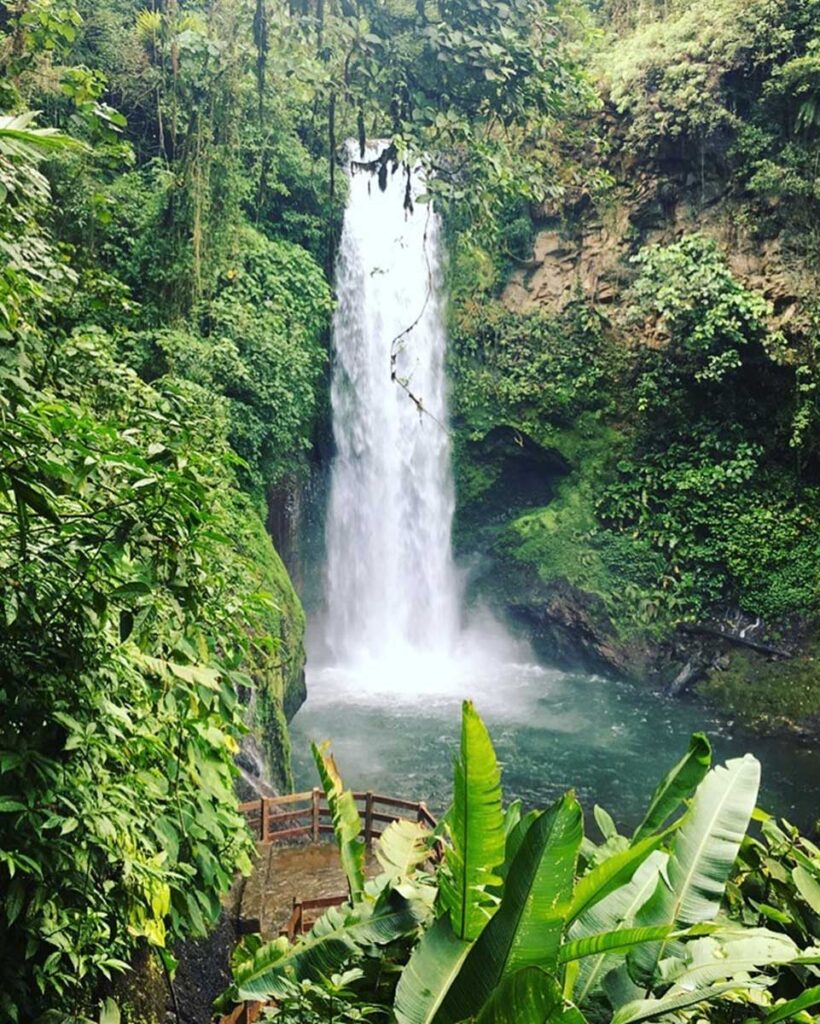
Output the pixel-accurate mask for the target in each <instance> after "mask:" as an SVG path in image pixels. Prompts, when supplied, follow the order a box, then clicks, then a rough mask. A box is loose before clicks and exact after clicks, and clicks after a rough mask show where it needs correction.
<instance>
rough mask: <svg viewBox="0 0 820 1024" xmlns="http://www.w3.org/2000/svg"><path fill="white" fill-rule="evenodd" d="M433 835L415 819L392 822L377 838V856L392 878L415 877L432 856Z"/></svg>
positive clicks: (383, 868)
mask: <svg viewBox="0 0 820 1024" xmlns="http://www.w3.org/2000/svg"><path fill="white" fill-rule="evenodd" d="M429 838H430V832H429V831H428V830H427V829H426V828H423V827H422V826H421V825H419V824H417V823H416V822H415V821H407V820H406V819H404V818H402V819H401V820H399V821H391V822H390V824H389V825H388V826H387V828H386V829H385V830H384V832H382V834H381V836H380V837H379V839H378V840H377V841H376V859H377V860H378V862H379V864H380V865H381V868H382V870H383V871H384V872H385V874H387V875H389V876H390V877H391V878H392V879H399V880H401V879H404V878H411V877H412V876H413V875H414V874H415V872H416V870H417V869H418V868H419V866H420V865H421V864H423V863H424V862H425V861H426V860H427V858H428V857H429V856H430V845H429Z"/></svg>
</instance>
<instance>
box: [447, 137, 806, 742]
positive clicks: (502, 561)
mask: <svg viewBox="0 0 820 1024" xmlns="http://www.w3.org/2000/svg"><path fill="white" fill-rule="evenodd" d="M612 130H613V131H614V132H615V133H616V134H617V127H612ZM615 152H616V156H615V157H614V158H612V159H611V161H610V165H609V168H608V169H609V171H610V173H611V174H612V176H613V178H614V181H615V184H614V186H613V187H612V189H611V190H610V191H609V193H608V196H607V198H606V201H605V202H604V203H600V204H598V205H594V204H593V203H592V202H591V201H589V199H588V198H586V197H581V198H579V199H578V200H577V201H575V202H571V203H569V204H568V205H565V206H563V207H561V208H557V207H544V208H542V209H540V210H537V211H535V212H534V218H533V219H534V225H535V235H534V241H533V247H532V254H531V257H530V258H529V259H528V260H527V261H526V263H523V264H520V265H518V266H517V267H516V268H515V269H514V270H513V271H512V272H511V274H510V276H509V278H508V280H507V282H506V285H505V287H504V289H503V292H502V296H501V297H502V301H503V303H504V305H505V306H506V307H507V308H508V309H509V310H510V311H512V312H514V313H524V314H525V313H528V312H532V311H542V312H546V313H548V314H556V313H558V312H560V311H561V310H562V309H563V308H564V307H566V306H567V305H568V304H569V303H571V302H573V301H576V300H577V299H578V298H580V297H583V298H585V299H586V300H588V301H590V302H591V303H593V304H594V305H595V306H596V308H597V309H598V310H599V311H601V312H603V314H604V315H605V317H606V318H607V319H608V320H609V322H610V324H611V325H612V326H613V330H614V331H615V333H616V334H617V335H618V339H619V343H620V344H623V345H626V346H629V345H633V344H635V341H636V340H640V341H641V342H642V343H647V342H648V343H649V344H663V338H661V337H657V338H653V337H650V338H647V337H646V336H642V337H641V338H640V339H635V337H634V336H633V335H631V334H630V332H629V330H625V329H624V328H623V327H622V326H619V318H620V312H621V303H622V299H623V296H624V293H625V291H626V289H627V288H628V286H629V285H630V283H631V281H632V280H633V279H634V276H635V270H634V268H633V265H632V262H631V258H632V257H633V256H635V255H636V254H637V253H638V252H639V251H640V250H641V249H642V248H643V247H645V246H649V245H657V244H669V243H672V242H675V241H678V240H679V239H680V238H681V237H682V236H684V235H687V234H691V233H694V232H699V233H701V234H704V235H706V236H708V237H711V238H713V239H714V240H715V241H716V242H717V243H718V245H719V247H720V249H721V250H722V251H723V252H724V254H725V255H726V257H727V259H728V262H729V265H730V267H731V270H732V272H733V273H734V275H735V276H736V277H737V278H739V279H740V280H741V281H742V282H743V283H744V284H745V285H746V286H747V287H749V288H753V289H755V290H756V291H759V292H760V293H762V294H763V295H764V296H765V297H766V298H767V299H769V300H770V302H771V303H772V307H773V310H774V323H773V327H785V326H787V325H788V328H789V329H790V331H793V332H795V331H796V332H800V331H801V330H802V329H803V327H804V325H803V324H802V323H801V317H802V316H804V313H803V311H804V310H805V308H806V303H805V299H806V297H807V294H808V284H807V280H806V275H805V271H804V270H803V269H802V268H801V266H800V265H799V263H796V262H792V261H791V259H790V256H789V253H788V251H787V250H786V248H785V246H784V244H783V242H782V240H781V239H780V238H778V237H770V238H764V239H762V240H761V239H760V238H759V237H753V236H752V234H751V232H750V231H749V230H747V229H746V227H745V226H744V222H743V219H742V218H741V217H740V216H738V206H737V204H736V203H735V202H734V200H733V197H732V195H731V189H730V184H729V182H728V180H727V179H725V178H724V177H723V169H722V168H720V167H717V166H714V167H708V166H707V167H704V168H703V169H702V170H701V168H699V167H698V168H695V167H694V166H693V163H694V161H693V160H691V159H688V158H686V157H685V156H684V157H682V158H680V159H678V158H666V159H663V160H649V159H638V158H636V157H634V156H632V155H629V154H626V153H624V152H621V153H620V154H618V153H617V147H616V148H615ZM576 434H577V431H576ZM457 456H458V458H459V460H460V461H461V462H462V463H468V464H469V472H466V471H464V470H463V469H462V470H460V471H459V472H460V479H461V480H463V479H467V480H468V482H469V481H470V480H472V479H473V478H474V476H475V474H476V473H479V474H480V475H481V476H482V480H483V483H484V485H485V488H486V485H487V483H488V481H490V482H491V486H490V487H489V488H487V489H485V491H484V495H483V498H482V501H480V502H479V501H475V502H472V503H471V501H470V496H469V487H467V488H466V492H467V494H466V500H465V499H464V494H461V497H462V505H461V506H460V508H459V510H458V519H457V527H458V528H457V534H456V540H457V546H458V549H459V551H460V553H461V554H462V555H463V556H465V557H466V558H467V560H468V562H469V564H471V566H472V574H471V577H470V578H471V587H472V592H473V594H475V595H478V596H480V597H481V598H482V599H485V600H489V601H490V603H491V604H493V605H494V606H495V608H496V609H497V610H498V611H501V612H503V613H504V614H506V615H507V617H508V618H509V620H510V621H511V622H512V623H513V624H515V625H516V626H517V627H518V628H520V629H521V630H522V632H523V633H525V634H526V635H527V636H529V637H530V638H531V639H532V640H533V642H534V644H535V646H536V648H537V649H538V650H539V652H540V653H541V654H542V655H543V656H544V657H545V658H546V659H548V660H550V661H552V663H554V664H558V665H560V666H563V667H569V668H578V667H580V668H583V669H585V670H587V671H592V672H598V673H601V674H604V675H613V676H618V677H622V678H630V679H633V680H636V681H642V682H649V683H650V684H651V685H654V686H655V687H657V688H659V689H663V690H665V691H666V692H669V693H674V694H677V695H682V694H683V693H700V694H701V695H703V696H705V697H706V698H708V699H710V700H717V701H718V702H720V703H723V704H725V705H726V706H728V707H730V708H731V709H732V711H733V712H739V713H740V714H741V715H743V713H744V711H746V712H748V713H747V714H746V718H747V721H749V722H751V723H752V724H755V725H757V726H759V727H761V728H764V729H769V730H780V729H784V728H785V729H789V730H791V731H793V732H796V733H797V734H798V735H801V736H805V735H816V734H817V723H816V720H815V719H816V716H815V719H812V717H811V715H809V716H807V717H806V718H802V719H801V718H795V717H790V716H789V715H787V714H778V712H777V710H776V709H775V708H774V707H773V706H770V705H771V700H770V699H769V697H768V696H767V694H768V692H769V691H772V692H774V691H775V690H776V688H772V687H771V678H770V677H771V675H772V672H775V673H778V674H779V676H780V678H781V680H783V681H784V685H789V681H793V683H794V687H795V688H799V686H800V685H801V682H800V681H801V679H803V678H804V677H805V675H806V673H807V672H809V671H810V670H812V664H813V662H814V659H815V656H816V653H817V652H816V651H814V647H813V646H812V645H813V643H814V642H813V640H812V636H813V635H814V631H813V629H812V628H811V627H807V625H806V624H805V623H800V624H796V625H794V626H793V627H788V628H785V627H783V626H782V624H781V626H780V629H779V635H778V636H777V637H776V638H772V636H771V635H770V634H769V632H768V631H767V628H766V625H765V624H763V623H760V622H759V621H758V622H756V623H754V622H751V621H748V622H747V621H744V622H741V623H739V624H738V623H737V622H735V621H734V618H737V613H736V611H735V610H734V609H726V610H725V617H724V618H716V620H715V621H713V622H711V623H710V624H706V628H705V629H704V630H703V631H702V632H700V633H696V632H692V631H687V630H686V629H677V630H674V631H673V632H671V633H669V632H667V633H666V634H662V633H660V634H659V633H658V631H657V630H655V631H652V632H650V631H649V630H645V631H629V632H628V633H627V634H625V632H624V631H623V630H622V629H619V628H618V624H617V608H615V609H613V607H612V606H611V605H607V604H605V602H604V601H603V600H602V599H601V597H600V596H599V594H597V593H596V592H595V587H594V585H591V586H590V587H589V588H586V587H585V586H578V585H574V586H573V585H571V584H570V583H569V582H568V580H567V579H566V578H565V577H564V576H563V575H562V574H561V567H560V565H556V566H555V568H554V570H553V569H548V571H545V570H544V565H543V562H541V563H540V564H539V563H537V560H536V559H533V560H532V561H531V562H529V563H528V562H527V560H526V559H523V560H522V558H521V550H522V545H521V543H520V537H517V538H516V542H515V544H513V545H511V544H510V535H511V533H512V532H513V531H515V530H516V529H518V528H519V526H520V523H521V521H522V519H521V517H522V515H523V516H524V517H526V513H527V510H528V509H538V508H540V509H541V510H542V513H543V507H544V506H546V507H547V508H549V507H550V502H551V501H552V500H553V497H554V495H555V494H556V493H557V492H558V489H559V487H560V482H561V480H562V479H564V478H565V477H566V476H568V475H569V474H575V477H574V478H573V479H575V478H577V475H578V474H579V473H582V472H583V464H584V460H585V459H587V458H589V457H592V456H590V455H589V454H588V452H587V451H586V450H585V448H584V445H583V443H581V444H580V445H579V444H578V443H577V437H574V438H573V439H572V443H571V444H568V445H567V446H566V447H565V446H563V445H562V443H561V438H560V431H559V432H558V437H557V438H556V444H555V447H550V448H540V449H539V445H538V444H537V443H536V442H535V441H533V439H532V438H528V437H525V436H522V435H521V434H520V432H517V431H515V430H513V429H512V428H510V427H497V428H495V429H494V430H493V431H491V432H490V433H489V434H488V435H487V436H486V437H485V438H484V439H483V441H478V442H476V441H475V440H473V441H471V442H468V443H466V444H464V443H463V444H462V445H461V448H460V449H458V450H457ZM471 474H472V475H471ZM463 490H465V488H461V487H460V491H463ZM591 497H592V503H594V498H595V496H594V495H592V496H591ZM586 507H591V504H590V503H589V502H588V503H587V506H586ZM575 512H577V516H578V518H577V523H576V524H575V526H576V530H577V532H578V533H582V532H583V531H584V529H586V528H587V526H588V521H585V520H584V514H583V509H582V508H578V509H577V510H574V509H573V508H572V507H569V508H566V507H562V509H561V511H560V512H559V513H556V515H557V516H561V515H563V516H570V517H571V516H572V515H573V514H574V513H575ZM590 575H592V574H590ZM733 616H734V618H733ZM736 627H737V628H736ZM710 630H711V633H710ZM721 633H727V634H729V637H728V638H724V637H722V636H721V635H719V634H721ZM741 633H742V634H743V635H742V637H741ZM744 638H745V639H748V640H751V641H752V643H751V644H750V645H745V644H744V643H743V642H742V640H743V639H744ZM814 646H816V644H815V645H814ZM785 656H788V657H787V658H786V657H785ZM741 674H742V676H743V680H744V681H741V680H740V678H739V677H740V675H741ZM745 680H749V682H748V684H747V683H746V682H745Z"/></svg>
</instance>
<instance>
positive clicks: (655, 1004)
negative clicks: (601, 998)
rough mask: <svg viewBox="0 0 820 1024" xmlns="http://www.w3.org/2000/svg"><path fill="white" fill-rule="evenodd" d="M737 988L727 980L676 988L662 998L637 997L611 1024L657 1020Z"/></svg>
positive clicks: (624, 1007) (616, 1015) (631, 1023)
mask: <svg viewBox="0 0 820 1024" xmlns="http://www.w3.org/2000/svg"><path fill="white" fill-rule="evenodd" d="M737 990H738V986H737V984H735V983H733V982H726V983H725V984H723V985H713V986H712V987H711V988H702V989H698V990H697V991H695V992H692V991H691V990H688V991H684V992H681V991H678V990H675V991H673V992H669V993H667V995H665V996H664V997H663V998H662V999H636V1000H635V1001H634V1002H632V1003H627V1004H626V1006H622V1007H621V1008H620V1009H619V1010H618V1012H617V1013H616V1014H615V1016H614V1017H613V1018H612V1021H611V1024H638V1022H639V1021H642V1020H650V1021H657V1020H660V1019H661V1018H663V1017H664V1015H666V1014H670V1013H674V1012H675V1011H676V1010H685V1009H686V1008H687V1007H689V1006H697V1005H698V1004H700V1003H707V1002H711V1001H712V1000H714V999H716V998H717V997H718V996H721V995H725V994H726V993H727V992H733V991H734V992H736V991H737Z"/></svg>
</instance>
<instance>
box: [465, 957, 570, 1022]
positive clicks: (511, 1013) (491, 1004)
mask: <svg viewBox="0 0 820 1024" xmlns="http://www.w3.org/2000/svg"><path fill="white" fill-rule="evenodd" d="M563 1008H564V1000H563V998H562V996H561V989H560V987H559V986H558V983H557V982H556V980H555V979H554V978H553V977H552V975H550V974H547V972H546V971H542V970H541V969H540V968H539V967H525V968H524V969H523V970H521V971H517V972H516V973H515V974H511V975H510V976H509V978H505V979H504V981H502V982H501V984H500V985H499V986H498V988H497V989H496V990H495V992H493V994H492V996H491V997H490V999H489V1000H488V1002H487V1003H486V1005H485V1006H484V1008H483V1009H482V1011H481V1013H479V1015H478V1016H477V1017H476V1024H551V1022H553V1021H555V1019H556V1018H557V1017H559V1016H560V1014H561V1012H562V1010H563Z"/></svg>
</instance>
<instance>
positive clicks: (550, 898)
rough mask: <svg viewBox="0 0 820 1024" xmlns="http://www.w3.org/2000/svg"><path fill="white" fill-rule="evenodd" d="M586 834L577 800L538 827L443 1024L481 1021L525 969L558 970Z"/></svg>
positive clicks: (567, 800)
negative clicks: (500, 990)
mask: <svg viewBox="0 0 820 1024" xmlns="http://www.w3.org/2000/svg"><path fill="white" fill-rule="evenodd" d="M582 829H583V826H582V818H581V808H580V807H579V805H578V801H577V800H576V799H575V797H574V796H573V795H572V794H567V795H566V796H564V797H563V798H562V799H561V800H559V801H558V802H557V803H556V804H555V805H554V806H553V807H551V808H550V809H549V810H548V811H545V812H544V813H543V814H541V815H540V816H539V817H538V818H536V820H535V821H534V822H533V824H532V825H531V827H530V829H529V831H528V832H527V834H526V836H524V839H523V841H522V843H521V846H520V848H519V850H518V853H517V854H516V857H515V860H514V861H513V863H512V865H511V866H510V870H509V874H508V876H507V881H506V884H505V886H504V895H503V897H502V900H501V906H500V907H499V908H498V911H497V912H496V914H495V916H494V917H493V919H492V920H491V921H490V923H489V924H488V925H487V927H486V928H485V929H484V931H483V932H482V933H481V935H480V937H479V938H478V940H477V941H476V944H475V945H474V946H473V948H472V949H471V950H470V952H469V954H468V955H467V959H466V960H465V962H464V967H463V968H462V970H461V972H460V974H459V975H458V977H457V978H456V980H455V982H454V983H453V985H452V986H451V988H450V991H449V992H448V993H447V997H446V998H445V999H444V1001H443V1003H442V1006H441V1010H440V1011H439V1014H438V1016H437V1017H436V1021H437V1022H438V1024H445V1022H455V1021H461V1020H464V1018H465V1017H470V1016H473V1015H475V1014H476V1013H478V1012H479V1011H480V1009H481V1007H482V1006H483V1005H484V1003H485V1002H487V1000H488V999H489V997H490V995H491V993H492V991H493V989H495V987H496V986H497V985H498V984H499V983H500V982H501V981H502V980H503V979H504V978H505V977H507V976H509V975H510V974H514V973H515V972H516V971H519V970H521V969H523V968H524V967H531V966H536V967H544V968H546V969H547V970H551V969H553V968H554V967H555V965H556V962H557V957H558V947H559V945H560V942H561V935H562V932H563V928H564V921H565V917H566V912H567V907H568V905H569V902H570V900H571V899H572V886H573V879H574V873H575V865H576V861H577V857H578V849H579V847H580V845H581V838H582Z"/></svg>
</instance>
